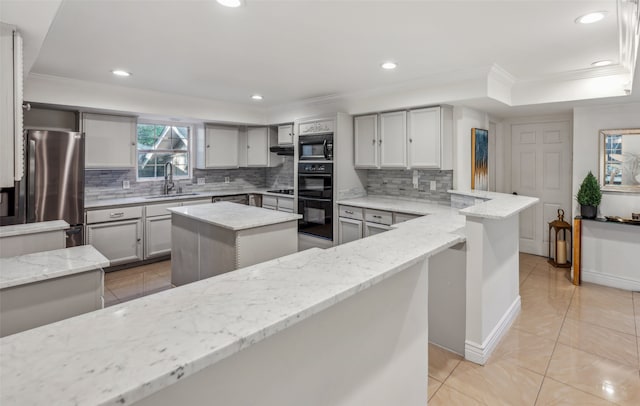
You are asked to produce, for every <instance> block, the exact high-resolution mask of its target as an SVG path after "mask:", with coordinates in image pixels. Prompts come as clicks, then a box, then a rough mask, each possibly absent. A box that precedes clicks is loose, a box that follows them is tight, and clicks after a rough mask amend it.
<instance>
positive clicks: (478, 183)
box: [471, 128, 489, 190]
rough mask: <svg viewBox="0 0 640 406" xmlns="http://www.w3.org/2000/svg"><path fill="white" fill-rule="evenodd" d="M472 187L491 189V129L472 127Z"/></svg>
mask: <svg viewBox="0 0 640 406" xmlns="http://www.w3.org/2000/svg"><path fill="white" fill-rule="evenodd" d="M471 189H473V190H489V131H487V130H483V129H480V128H472V129H471Z"/></svg>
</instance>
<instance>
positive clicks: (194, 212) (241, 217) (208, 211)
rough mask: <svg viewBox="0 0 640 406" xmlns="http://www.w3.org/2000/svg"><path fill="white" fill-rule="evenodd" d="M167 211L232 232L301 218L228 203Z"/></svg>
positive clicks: (206, 204)
mask: <svg viewBox="0 0 640 406" xmlns="http://www.w3.org/2000/svg"><path fill="white" fill-rule="evenodd" d="M167 210H169V211H170V212H171V213H172V214H175V215H180V216H184V217H188V218H190V219H193V220H197V221H201V222H203V223H208V224H212V225H214V226H218V227H223V228H227V229H229V230H234V231H238V230H246V229H249V228H255V227H262V226H268V225H271V224H278V223H284V222H287V221H298V219H300V218H302V216H301V215H299V214H294V213H285V212H282V211H276V210H269V209H263V208H261V207H255V206H246V205H244V204H237V203H230V202H218V203H205V204H198V205H195V206H185V207H172V208H170V209H167Z"/></svg>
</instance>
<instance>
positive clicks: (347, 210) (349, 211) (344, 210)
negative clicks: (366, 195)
mask: <svg viewBox="0 0 640 406" xmlns="http://www.w3.org/2000/svg"><path fill="white" fill-rule="evenodd" d="M338 210H339V211H340V214H339V216H340V217H346V218H348V219H354V220H362V219H363V218H364V215H363V210H362V208H361V207H352V206H338Z"/></svg>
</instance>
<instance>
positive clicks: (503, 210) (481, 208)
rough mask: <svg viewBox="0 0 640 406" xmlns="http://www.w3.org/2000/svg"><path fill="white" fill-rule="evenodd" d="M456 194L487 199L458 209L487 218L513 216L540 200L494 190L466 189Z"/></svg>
mask: <svg viewBox="0 0 640 406" xmlns="http://www.w3.org/2000/svg"><path fill="white" fill-rule="evenodd" d="M454 192H455V191H451V192H450V193H454ZM457 194H462V195H465V196H473V197H479V198H480V197H481V198H484V199H489V200H487V201H485V202H482V203H479V204H476V205H474V206H470V207H467V208H466V209H460V211H459V213H460V214H462V215H464V216H469V217H481V218H489V219H503V218H507V217H510V216H513V215H515V214H518V213H520V212H521V211H522V210H524V209H527V208H529V207H531V206H533V205H534V204H536V203H538V202H539V201H540V199H538V198H537V197H529V196H518V195H512V194H506V193H496V192H484V191H466V192H461V193H457Z"/></svg>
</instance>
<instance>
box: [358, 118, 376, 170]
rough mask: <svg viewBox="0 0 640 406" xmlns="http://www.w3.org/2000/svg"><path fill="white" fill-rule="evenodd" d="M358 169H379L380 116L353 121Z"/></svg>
mask: <svg viewBox="0 0 640 406" xmlns="http://www.w3.org/2000/svg"><path fill="white" fill-rule="evenodd" d="M353 126H354V128H353V134H354V144H355V145H354V153H355V156H354V164H355V167H356V168H378V167H379V166H378V115H377V114H371V115H368V116H360V117H355V118H354V119H353Z"/></svg>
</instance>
